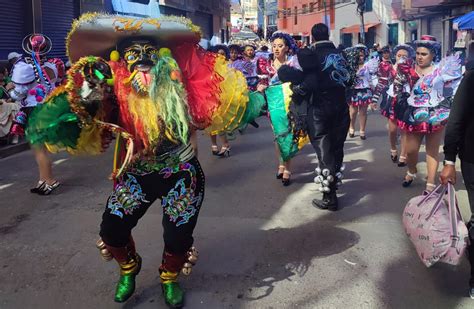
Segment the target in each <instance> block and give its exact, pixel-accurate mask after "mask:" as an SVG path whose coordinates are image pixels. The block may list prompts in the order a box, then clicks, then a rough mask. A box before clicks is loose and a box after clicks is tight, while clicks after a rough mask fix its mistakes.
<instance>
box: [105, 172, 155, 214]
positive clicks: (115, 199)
mask: <svg viewBox="0 0 474 309" xmlns="http://www.w3.org/2000/svg"><path fill="white" fill-rule="evenodd" d="M126 177H128V178H127V180H126V181H125V182H124V183H123V182H121V183H119V184H118V185H117V186H116V187H115V190H114V192H113V193H112V195H111V196H110V199H109V202H108V203H107V207H108V208H109V209H110V213H111V214H113V215H116V216H119V217H120V218H123V215H124V214H125V215H132V214H133V211H135V209H137V208H139V207H140V205H141V202H144V203H149V201H147V200H146V199H145V194H144V193H143V190H142V187H141V186H140V184H139V183H138V181H137V179H136V178H135V177H134V176H132V175H131V174H127V176H126Z"/></svg>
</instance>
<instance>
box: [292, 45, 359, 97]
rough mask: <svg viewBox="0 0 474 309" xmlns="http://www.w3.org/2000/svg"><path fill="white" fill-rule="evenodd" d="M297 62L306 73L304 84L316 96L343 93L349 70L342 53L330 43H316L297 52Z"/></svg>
mask: <svg viewBox="0 0 474 309" xmlns="http://www.w3.org/2000/svg"><path fill="white" fill-rule="evenodd" d="M298 62H299V63H300V65H301V67H302V69H303V71H304V72H305V73H306V75H307V77H306V78H305V81H304V84H305V86H306V87H309V88H311V89H312V90H313V93H315V94H316V95H318V94H323V93H327V92H339V91H344V90H345V88H346V85H347V82H348V81H349V77H350V76H349V70H348V67H347V63H346V60H345V59H344V57H343V55H342V53H341V52H340V51H339V50H338V49H337V48H336V46H334V44H333V43H332V42H331V41H321V42H316V43H315V44H314V45H312V46H311V47H310V48H305V49H301V50H300V51H299V52H298Z"/></svg>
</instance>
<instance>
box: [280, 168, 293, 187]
mask: <svg viewBox="0 0 474 309" xmlns="http://www.w3.org/2000/svg"><path fill="white" fill-rule="evenodd" d="M285 176H288V177H285ZM290 177H291V172H290V171H288V170H285V171H284V172H283V176H282V178H281V183H282V184H283V186H285V187H288V186H289V185H290V183H291V179H290Z"/></svg>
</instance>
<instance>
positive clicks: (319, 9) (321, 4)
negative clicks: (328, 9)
mask: <svg viewBox="0 0 474 309" xmlns="http://www.w3.org/2000/svg"><path fill="white" fill-rule="evenodd" d="M322 10H324V7H323V0H318V11H322Z"/></svg>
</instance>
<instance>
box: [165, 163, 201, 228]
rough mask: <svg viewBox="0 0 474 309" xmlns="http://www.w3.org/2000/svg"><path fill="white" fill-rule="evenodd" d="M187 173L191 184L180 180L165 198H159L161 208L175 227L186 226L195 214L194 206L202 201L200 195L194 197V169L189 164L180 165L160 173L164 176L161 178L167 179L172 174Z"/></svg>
mask: <svg viewBox="0 0 474 309" xmlns="http://www.w3.org/2000/svg"><path fill="white" fill-rule="evenodd" d="M179 172H185V173H186V172H187V173H189V175H190V176H191V177H190V179H191V183H190V184H189V185H188V186H187V185H186V178H184V177H183V178H181V179H180V180H178V181H177V182H176V185H175V186H174V188H173V189H171V190H170V191H169V192H168V194H167V195H166V196H163V197H162V198H161V206H162V207H163V210H164V212H165V213H166V214H167V215H168V216H169V218H170V221H172V222H175V223H176V226H180V225H182V224H186V223H188V222H189V219H190V218H191V217H192V216H194V215H195V214H196V212H197V208H196V206H195V205H199V204H200V202H201V200H202V193H199V194H198V195H197V196H196V195H195V190H196V182H197V178H196V169H195V167H194V166H193V165H191V164H189V163H181V164H179V165H177V166H174V167H166V168H164V169H162V170H161V171H160V174H164V176H163V178H169V177H171V176H172V175H173V174H176V173H179Z"/></svg>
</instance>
